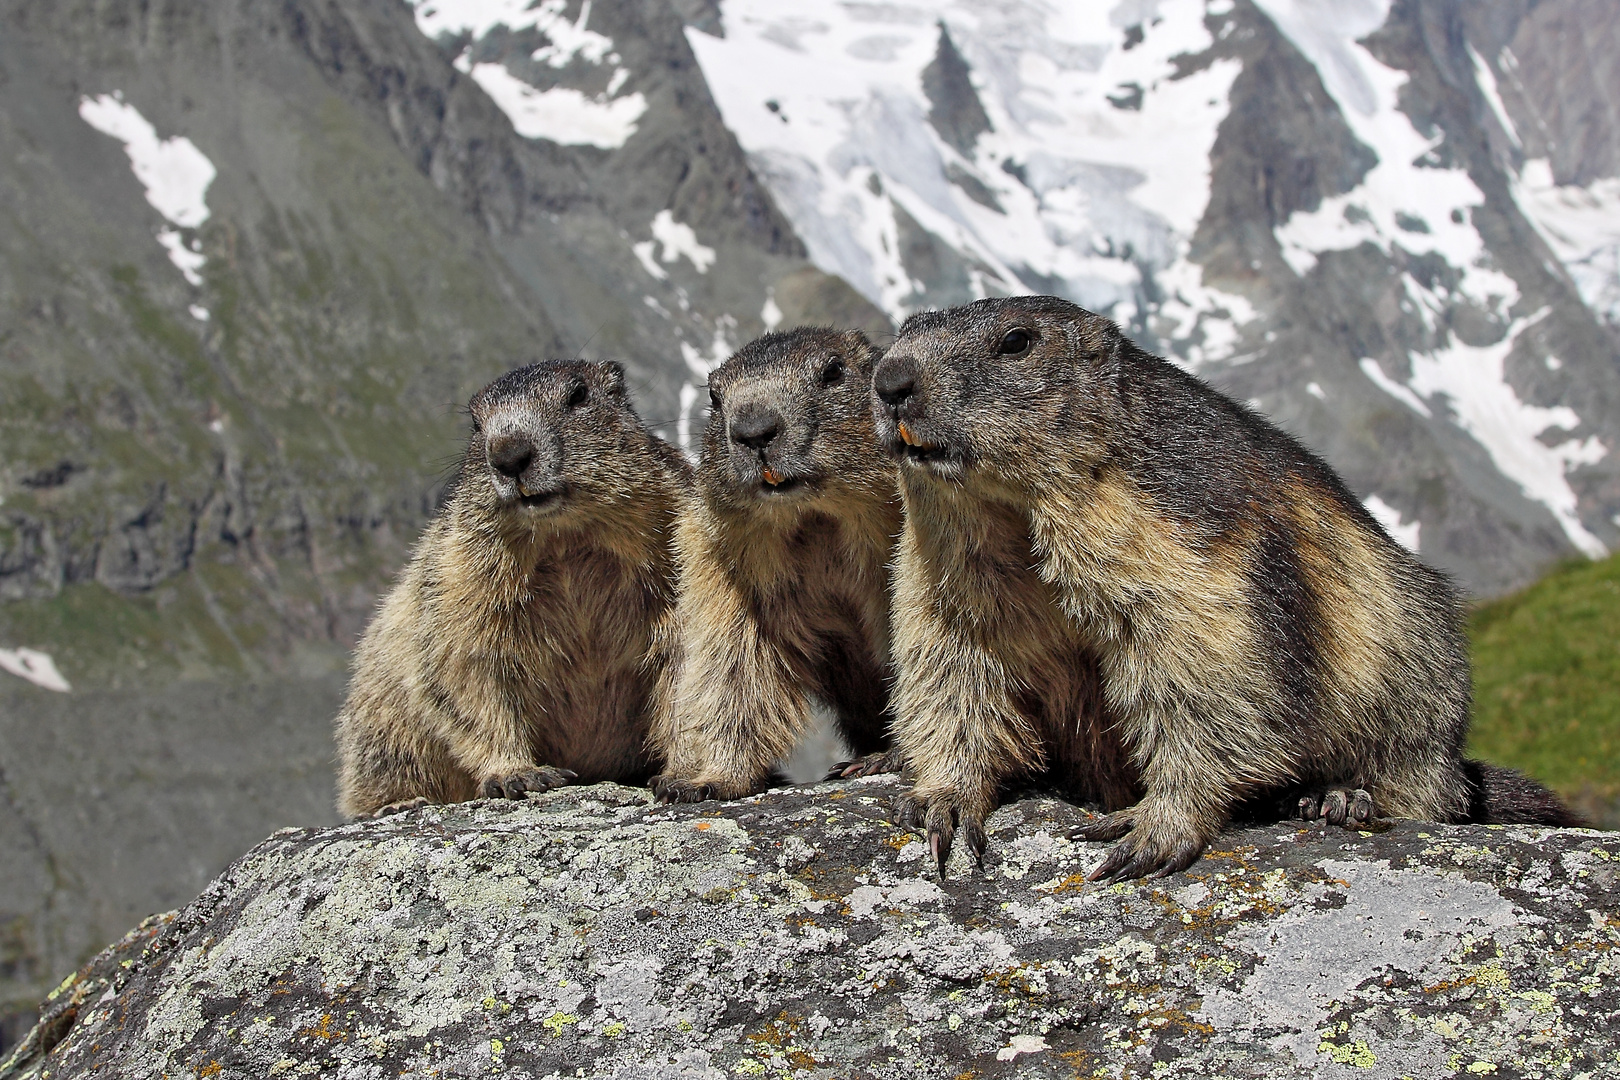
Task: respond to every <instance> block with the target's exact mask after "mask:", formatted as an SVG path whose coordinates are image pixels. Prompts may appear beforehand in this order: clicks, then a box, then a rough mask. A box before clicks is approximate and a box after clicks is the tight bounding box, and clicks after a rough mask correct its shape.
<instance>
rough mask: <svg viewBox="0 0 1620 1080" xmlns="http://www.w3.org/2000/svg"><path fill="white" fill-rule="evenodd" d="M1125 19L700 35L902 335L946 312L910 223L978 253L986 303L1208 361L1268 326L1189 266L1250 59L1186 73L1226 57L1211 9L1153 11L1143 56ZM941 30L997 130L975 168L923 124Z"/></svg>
mask: <svg viewBox="0 0 1620 1080" xmlns="http://www.w3.org/2000/svg"><path fill="white" fill-rule="evenodd" d="M1113 6H1114V5H1112V4H1111V3H1107V2H1103V0H1094V2H1090V3H1065V4H1056V3H1037V2H1028V3H987V2H984V0H915V2H912V3H909V4H906V5H888V4H845V3H840V2H838V0H726V2H725V23H726V36H725V37H724V38H714V37H710V36H709V35H707V34H703V33H699V32H697V31H695V30H693V29H690V28H689V29H688V32H687V39H688V41H689V42H690V43H691V46H692V49H693V52H694V53H695V54H696V56H697V58H698V63H699V65H700V66H701V67H702V68H703V72H704V75H705V77H706V78H707V80H708V83H709V86H710V88H711V90H712V91H713V93H714V95H715V100H716V102H717V103H718V104H719V106H720V110H721V113H722V115H723V116H724V118H725V121H726V124H727V126H728V127H730V128H731V130H732V131H733V132H735V133H736V134H737V137H738V139H739V141H740V142H741V143H742V145H743V147H744V149H745V150H747V152H748V153H749V156H750V159H751V160H752V162H753V164H754V166H755V169H756V171H757V172H758V174H759V175H760V176H761V177H762V178H763V179H764V180H765V182H766V184H767V185H768V186H769V187H770V189H771V191H772V194H773V195H774V196H775V197H776V200H777V204H778V205H779V206H781V207H782V209H783V211H784V212H785V213H786V214H787V216H788V217H789V218H790V219H791V220H792V222H793V224H794V227H795V229H796V231H797V232H798V233H799V235H800V236H801V237H803V238H804V241H805V244H806V246H807V247H808V249H809V251H810V257H811V260H812V261H813V262H815V263H816V265H818V266H819V267H821V268H822V269H824V270H827V271H829V272H831V273H835V274H838V275H840V276H842V277H843V278H844V279H845V280H846V281H848V282H849V283H850V284H851V285H853V286H854V287H855V288H856V289H857V290H858V291H860V292H861V293H862V294H864V295H865V296H866V297H868V298H869V299H870V300H872V301H873V302H874V303H875V304H877V305H878V306H879V307H881V308H883V309H884V310H885V311H886V312H887V313H888V314H889V315H890V316H891V317H893V318H894V319H895V320H896V321H898V320H900V319H901V318H903V317H904V316H905V315H906V314H908V313H909V312H910V311H911V310H913V309H914V308H916V307H919V306H927V305H929V304H930V303H937V302H938V301H937V299H934V298H931V297H930V296H928V295H926V290H927V288H928V286H929V285H931V284H937V283H924V282H919V281H916V280H913V279H912V277H911V274H910V273H909V272H908V270H907V268H906V266H905V264H904V262H903V260H902V258H901V252H902V250H903V245H902V243H901V236H900V233H901V230H902V228H903V225H904V220H905V218H907V217H909V218H910V219H912V220H914V221H915V222H917V223H918V224H919V225H921V226H922V227H923V228H924V229H926V230H927V231H928V232H930V233H932V234H933V235H934V236H935V237H937V238H938V239H939V240H940V241H942V242H943V244H944V245H945V246H946V247H948V248H950V249H952V250H954V252H955V253H956V254H957V255H958V256H959V257H960V260H961V262H962V264H963V265H964V266H965V268H966V275H967V279H968V282H967V284H968V291H969V292H970V293H973V294H975V295H981V296H982V295H1008V294H1018V293H1026V292H1030V291H1041V292H1056V293H1059V294H1061V295H1064V296H1066V297H1068V298H1069V299H1071V300H1074V301H1076V302H1077V303H1079V304H1081V305H1083V306H1085V307H1088V308H1090V309H1092V310H1096V311H1101V312H1104V313H1106V314H1109V315H1111V316H1113V317H1114V318H1115V319H1118V320H1120V321H1122V322H1124V323H1127V324H1130V323H1132V322H1141V323H1144V324H1147V325H1149V326H1151V327H1152V328H1153V330H1154V332H1155V333H1157V334H1160V335H1161V336H1162V337H1164V338H1166V339H1167V340H1169V341H1170V342H1171V344H1172V347H1173V349H1174V351H1176V352H1177V353H1178V354H1181V355H1183V356H1184V358H1185V359H1186V360H1187V362H1189V363H1190V364H1192V365H1198V364H1203V363H1207V362H1209V361H1211V360H1215V359H1221V358H1223V357H1224V356H1226V355H1229V353H1230V352H1231V350H1232V349H1233V348H1234V347H1235V343H1236V341H1237V340H1238V337H1239V334H1238V332H1237V331H1238V328H1240V327H1241V326H1242V325H1243V324H1244V323H1245V322H1247V321H1249V320H1250V319H1252V318H1253V317H1254V312H1253V309H1252V307H1250V306H1249V305H1248V304H1247V303H1246V301H1244V300H1243V299H1242V298H1240V297H1234V296H1230V295H1227V294H1224V293H1221V292H1218V291H1217V290H1215V289H1213V288H1211V287H1209V286H1207V285H1206V284H1204V283H1203V281H1202V279H1201V273H1200V271H1199V269H1198V267H1196V266H1194V265H1192V264H1191V263H1190V262H1188V260H1187V253H1188V249H1189V245H1190V239H1191V236H1192V232H1193V230H1194V228H1196V226H1197V224H1198V222H1199V220H1200V219H1201V218H1202V216H1203V213H1204V209H1205V207H1206V206H1207V204H1208V201H1209V151H1210V148H1211V146H1212V145H1213V143H1214V139H1215V133H1216V128H1217V127H1218V126H1219V124H1220V123H1221V121H1222V120H1223V119H1224V118H1225V116H1226V113H1227V109H1228V105H1227V94H1228V91H1229V89H1230V87H1231V85H1232V81H1233V79H1235V78H1236V76H1237V73H1238V70H1239V67H1240V65H1239V64H1238V62H1237V61H1235V60H1221V61H1216V62H1215V63H1213V64H1210V65H1207V66H1204V67H1202V68H1201V70H1198V71H1195V72H1193V73H1191V74H1188V75H1186V76H1184V77H1181V78H1176V77H1174V76H1175V75H1176V72H1177V70H1178V69H1177V65H1176V64H1175V63H1173V60H1174V58H1175V57H1177V56H1181V55H1183V54H1195V53H1199V52H1203V51H1205V50H1206V49H1208V48H1209V47H1210V46H1211V44H1213V39H1212V37H1211V35H1210V31H1209V29H1208V28H1207V27H1206V26H1205V7H1204V4H1203V3H1202V2H1201V0H1163V2H1161V3H1158V4H1156V5H1155V14H1154V17H1153V18H1149V19H1144V20H1141V24H1142V27H1143V31H1144V34H1145V37H1144V38H1143V40H1142V41H1141V42H1140V43H1138V44H1136V45H1135V46H1134V47H1133V48H1131V49H1129V50H1127V49H1125V48H1124V47H1123V46H1124V41H1125V34H1124V27H1123V25H1121V24H1119V22H1118V20H1111V19H1110V18H1109V12H1110V10H1111V8H1112V7H1113ZM1217 7H1220V5H1217ZM1229 9H1230V5H1227V7H1226V9H1224V10H1229ZM941 26H943V27H944V28H945V30H946V31H947V32H948V33H949V34H950V37H951V40H952V42H953V43H954V44H955V45H956V47H957V49H958V50H959V51H961V52H962V53H963V55H964V56H965V58H966V59H967V61H968V63H969V65H970V67H971V69H972V73H973V76H972V77H973V79H974V84H975V89H976V91H977V93H978V96H979V98H980V100H981V102H982V104H983V105H984V108H985V111H986V114H987V115H988V117H989V120H990V124H991V127H992V129H993V130H991V131H987V132H985V133H983V134H982V135H980V136H979V138H978V139H977V141H976V143H975V144H974V146H973V147H971V148H970V152H969V153H968V154H967V155H963V154H961V153H960V152H958V150H957V149H956V148H954V147H953V146H951V145H949V144H947V143H946V142H945V141H944V140H943V139H941V138H940V137H939V135H938V134H937V133H936V132H935V131H934V129H933V127H932V126H931V125H930V124H929V122H928V119H927V118H928V113H929V110H930V107H931V106H930V104H929V102H928V99H927V97H926V96H925V95H924V93H923V90H922V71H923V69H924V68H925V67H927V66H928V65H929V64H930V63H931V62H932V61H933V59H934V57H935V52H936V49H937V47H938V43H939V35H940V27H941ZM1161 295H1162V296H1164V297H1165V299H1164V300H1163V301H1161V300H1159V299H1157V297H1159V296H1161ZM953 299H954V297H953Z"/></svg>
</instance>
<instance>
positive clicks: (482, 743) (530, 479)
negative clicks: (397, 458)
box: [337, 360, 691, 816]
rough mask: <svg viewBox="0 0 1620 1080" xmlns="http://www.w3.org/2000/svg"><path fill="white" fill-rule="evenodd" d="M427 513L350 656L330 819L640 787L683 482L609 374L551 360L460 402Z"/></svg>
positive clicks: (686, 469) (680, 470)
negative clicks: (445, 480)
mask: <svg viewBox="0 0 1620 1080" xmlns="http://www.w3.org/2000/svg"><path fill="white" fill-rule="evenodd" d="M469 412H470V413H471V415H472V419H473V431H472V433H471V436H470V438H469V439H468V443H467V450H466V453H465V455H464V457H463V459H462V463H461V468H460V471H459V473H458V475H457V477H456V479H455V481H454V483H453V484H452V485H451V489H450V491H449V493H448V496H447V498H446V501H445V503H444V506H443V508H442V510H441V511H440V513H439V515H438V517H437V518H435V520H434V521H433V522H431V523H430V524H429V525H428V527H427V529H426V531H425V532H424V533H423V535H422V538H421V539H420V540H419V541H418V542H417V545H416V549H415V551H414V552H413V554H412V558H411V561H410V564H409V565H408V566H407V567H406V568H405V570H404V572H403V573H402V574H401V575H400V580H399V582H398V583H397V584H396V585H395V587H394V589H393V590H392V591H391V592H390V594H389V595H388V597H387V598H386V599H385V600H384V601H383V603H382V605H381V606H380V608H379V610H378V613H377V616H376V618H375V619H374V620H373V621H372V624H371V626H370V627H369V628H368V629H367V631H366V633H365V635H364V637H363V638H362V639H361V642H360V645H359V647H358V648H357V649H356V651H355V658H354V678H353V680H352V681H351V683H350V688H349V696H348V700H347V702H346V703H345V704H344V707H343V710H342V712H341V713H339V715H338V718H337V742H338V757H339V796H338V805H339V808H340V809H341V810H342V811H343V812H344V813H345V814H348V815H351V816H361V815H367V814H375V813H378V812H380V811H388V810H393V809H400V808H403V807H406V806H409V805H413V804H415V803H420V802H458V801H462V800H465V799H470V798H474V797H476V796H478V795H484V796H486V797H490V796H506V797H510V798H520V797H522V796H523V795H524V793H525V792H528V791H539V790H545V789H546V788H548V787H552V786H555V785H557V784H560V783H566V782H569V781H570V780H572V779H575V778H579V779H583V780H585V781H587V782H592V781H596V780H618V781H626V782H632V783H634V782H639V781H641V780H644V779H645V778H646V777H647V775H648V774H649V773H650V772H651V771H652V768H653V761H652V759H651V758H650V757H649V754H648V749H647V745H646V740H647V732H648V727H649V723H650V718H649V717H650V713H651V710H652V707H653V702H652V697H653V692H654V688H655V686H656V683H657V679H658V675H659V671H660V670H661V665H662V662H663V657H664V656H665V655H666V653H665V652H664V651H663V642H664V639H666V638H667V637H668V630H667V628H665V627H663V623H664V621H665V620H666V619H667V618H668V616H669V612H670V608H671V605H672V604H673V602H674V594H675V576H676V570H675V557H674V550H673V545H672V539H673V537H672V535H671V533H672V531H673V525H674V518H675V513H676V509H677V504H678V502H679V500H680V498H681V497H682V494H683V492H684V491H685V489H686V487H687V486H688V485H689V483H690V480H691V470H690V466H688V465H687V463H686V460H685V458H684V457H683V456H682V455H681V453H680V452H679V451H678V450H676V449H675V448H674V447H672V446H670V445H668V444H667V443H665V442H663V441H662V440H660V439H658V438H657V437H655V436H654V435H652V434H651V433H650V432H648V431H647V429H646V428H645V426H644V425H643V424H642V423H641V420H640V419H639V418H638V417H637V416H636V414H635V411H634V409H633V408H632V407H631V405H630V401H629V398H628V396H627V394H626V391H625V386H624V373H623V371H622V370H621V369H620V368H619V367H618V365H616V364H596V363H588V362H585V361H576V360H559V361H550V362H547V363H542V364H533V365H530V366H528V367H525V368H520V369H518V370H516V371H513V372H511V373H509V374H507V375H504V376H502V377H501V378H500V379H497V380H496V381H495V382H493V383H491V384H490V385H489V386H488V387H486V388H485V389H484V390H483V391H481V392H480V393H479V394H477V395H476V396H475V397H474V398H473V399H472V402H471V404H470V405H469Z"/></svg>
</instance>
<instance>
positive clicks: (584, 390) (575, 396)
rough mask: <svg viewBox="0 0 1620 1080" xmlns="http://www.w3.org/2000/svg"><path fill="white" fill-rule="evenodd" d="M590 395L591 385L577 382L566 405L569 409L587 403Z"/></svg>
mask: <svg viewBox="0 0 1620 1080" xmlns="http://www.w3.org/2000/svg"><path fill="white" fill-rule="evenodd" d="M590 396H591V388H590V387H588V386H586V385H585V384H584V383H575V384H574V389H573V390H571V391H569V393H568V401H567V403H566V406H565V407H566V408H569V409H577V408H579V407H580V406H581V405H583V404H585V402H586V400H587V399H588V398H590Z"/></svg>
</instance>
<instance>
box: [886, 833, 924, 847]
mask: <svg viewBox="0 0 1620 1080" xmlns="http://www.w3.org/2000/svg"><path fill="white" fill-rule="evenodd" d="M883 842H884V843H885V844H887V845H888V846H889V847H892V848H894V850H896V851H900V850H902V849H903V848H904V847H905V846H906V845H907V844H914V843H916V842H917V841H916V837H914V836H912V835H911V834H910V833H892V834H890V835H889V836H886V837H884V838H883Z"/></svg>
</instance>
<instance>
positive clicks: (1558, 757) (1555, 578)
mask: <svg viewBox="0 0 1620 1080" xmlns="http://www.w3.org/2000/svg"><path fill="white" fill-rule="evenodd" d="M1470 634H1471V637H1472V639H1473V655H1474V726H1473V735H1472V738H1471V740H1470V749H1471V751H1472V752H1473V753H1474V754H1475V755H1476V756H1478V757H1482V758H1484V759H1485V760H1487V761H1493V762H1496V763H1498V764H1501V765H1509V766H1512V767H1513V768H1517V769H1523V770H1524V771H1525V772H1528V773H1530V774H1531V775H1532V776H1534V777H1536V778H1537V779H1538V780H1541V781H1542V782H1543V783H1546V784H1548V785H1550V786H1551V787H1553V788H1555V789H1556V790H1557V791H1559V792H1560V793H1561V794H1563V795H1565V796H1566V797H1568V798H1570V799H1572V800H1573V801H1574V802H1575V803H1577V804H1578V805H1579V807H1580V809H1581V810H1582V811H1583V812H1584V813H1586V814H1588V815H1589V816H1592V817H1593V818H1594V820H1599V821H1601V822H1602V823H1604V824H1607V825H1610V826H1620V556H1612V557H1610V558H1608V559H1604V560H1602V561H1601V562H1591V563H1588V562H1581V563H1571V564H1567V565H1565V566H1562V567H1559V568H1558V569H1556V570H1554V571H1553V572H1552V573H1551V574H1549V575H1547V576H1546V577H1545V578H1543V579H1542V580H1541V581H1539V582H1537V583H1536V584H1534V585H1532V586H1531V587H1529V588H1528V589H1525V590H1524V591H1522V592H1519V593H1515V594H1514V595H1512V596H1507V597H1503V598H1502V599H1500V600H1495V601H1493V602H1491V603H1489V604H1485V605H1483V606H1481V607H1480V608H1479V609H1478V610H1477V611H1476V612H1475V613H1474V616H1473V619H1472V620H1471V625H1470Z"/></svg>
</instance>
